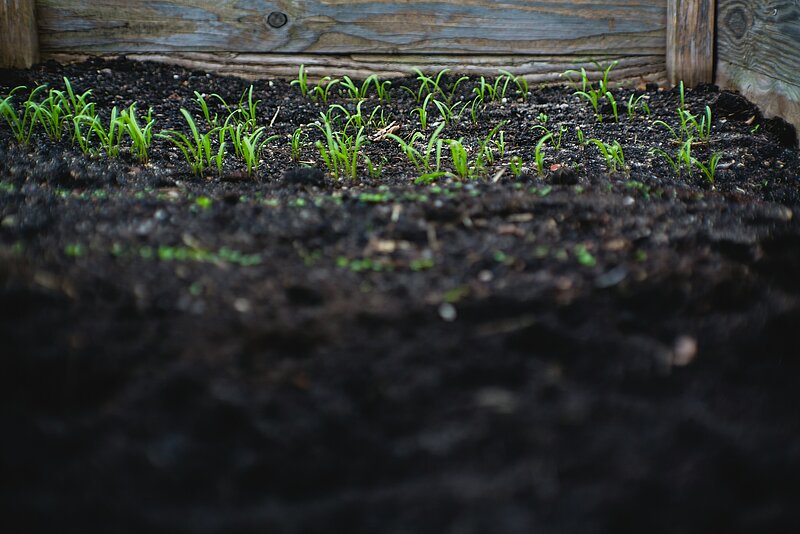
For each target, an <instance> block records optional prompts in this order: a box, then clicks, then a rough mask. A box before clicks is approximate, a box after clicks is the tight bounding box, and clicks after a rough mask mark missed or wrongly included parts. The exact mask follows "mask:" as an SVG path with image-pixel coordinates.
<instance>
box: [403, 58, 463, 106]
mask: <svg viewBox="0 0 800 534" xmlns="http://www.w3.org/2000/svg"><path fill="white" fill-rule="evenodd" d="M413 70H414V73H415V74H416V75H417V80H419V82H420V86H419V90H418V91H416V92H414V91H413V90H411V89H410V88H408V87H405V86H403V87H402V89H404V90H406V91H408V92H409V93H411V95H412V96H413V97H414V98H415V99H416V101H417V104H419V103H420V102H422V100H423V98H425V97H426V96H427V95H434V96H436V95H439V96H441V98H442V99H443V100H444V101H445V102H446V103H447V104H448V105H449V104H450V103H451V102H452V100H453V97H454V96H455V93H456V90H457V89H458V86H459V85H460V84H461V83H462V82H464V81H467V80H469V78H468V77H467V76H462V77H460V78H459V79H458V80H456V81H455V82H454V83H453V86H452V87H451V88H450V89H449V90H446V89H445V87H444V86H443V84H442V78H443V77H444V75H445V74H447V73H448V72H450V69H442V70H440V71H439V72H438V73H437V74H436V76H435V77H432V76H428V75H426V74H425V73H424V72H422V71H421V70H420V69H419V68H416V67H415V68H414V69H413Z"/></svg>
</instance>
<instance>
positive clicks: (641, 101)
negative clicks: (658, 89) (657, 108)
mask: <svg viewBox="0 0 800 534" xmlns="http://www.w3.org/2000/svg"><path fill="white" fill-rule="evenodd" d="M648 98H650V97H649V96H647V95H639V96H638V97H637V96H636V95H634V94H631V96H629V97H628V118H629V119H633V118H634V117H635V116H636V108H639V109H641V110H642V112H643V113H644V114H645V115H646V116H647V117H649V116H650V106H648V105H647V99H648Z"/></svg>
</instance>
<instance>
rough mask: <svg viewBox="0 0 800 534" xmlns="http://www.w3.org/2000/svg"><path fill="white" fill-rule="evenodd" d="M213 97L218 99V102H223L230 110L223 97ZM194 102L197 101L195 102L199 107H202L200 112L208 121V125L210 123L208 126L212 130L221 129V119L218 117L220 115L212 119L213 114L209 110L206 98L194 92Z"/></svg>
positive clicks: (215, 95) (215, 115)
mask: <svg viewBox="0 0 800 534" xmlns="http://www.w3.org/2000/svg"><path fill="white" fill-rule="evenodd" d="M212 96H213V97H215V98H217V99H218V100H220V101H222V103H223V105H224V106H225V107H226V108H228V105H227V103H226V102H225V100H224V99H223V98H222V97H221V96H219V95H217V94H214V95H212ZM194 100H195V102H197V105H198V106H200V111H201V112H202V114H203V118H205V119H206V123H208V125H209V126H211V127H212V128H217V127H219V117H218V115H217V114H216V113H215V114H214V117H213V118H212V117H211V112H210V111H209V109H208V103H207V102H206V99H205V97H204V96H203V95H201V94H200V93H198V92H197V91H195V92H194Z"/></svg>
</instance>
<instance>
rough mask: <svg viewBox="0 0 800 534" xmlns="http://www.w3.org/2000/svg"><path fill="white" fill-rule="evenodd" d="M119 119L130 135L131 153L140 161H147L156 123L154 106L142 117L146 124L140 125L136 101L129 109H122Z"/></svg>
mask: <svg viewBox="0 0 800 534" xmlns="http://www.w3.org/2000/svg"><path fill="white" fill-rule="evenodd" d="M119 120H120V122H121V123H122V125H123V126H124V128H125V132H126V133H127V134H128V137H130V138H131V153H132V154H133V155H134V156H135V157H136V159H137V160H139V163H146V162H147V160H148V159H149V156H148V151H149V150H150V144H151V143H152V140H153V126H154V125H155V123H156V121H155V119H153V108H149V109H148V110H147V114H146V115H145V116H144V117H143V118H142V122H143V123H144V126H140V125H139V120H138V119H137V118H136V102H134V103H133V104H131V105H130V106H129V107H128V109H123V110H122V112H121V113H120V117H119Z"/></svg>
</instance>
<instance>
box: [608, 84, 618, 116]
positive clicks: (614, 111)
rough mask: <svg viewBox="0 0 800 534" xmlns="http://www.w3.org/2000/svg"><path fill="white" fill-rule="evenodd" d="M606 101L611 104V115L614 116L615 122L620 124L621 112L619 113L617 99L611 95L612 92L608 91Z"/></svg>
mask: <svg viewBox="0 0 800 534" xmlns="http://www.w3.org/2000/svg"><path fill="white" fill-rule="evenodd" d="M606 100H608V101H609V102H610V103H611V113H612V114H613V115H614V122H619V111H617V99H616V98H614V95H612V94H611V91H606Z"/></svg>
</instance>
